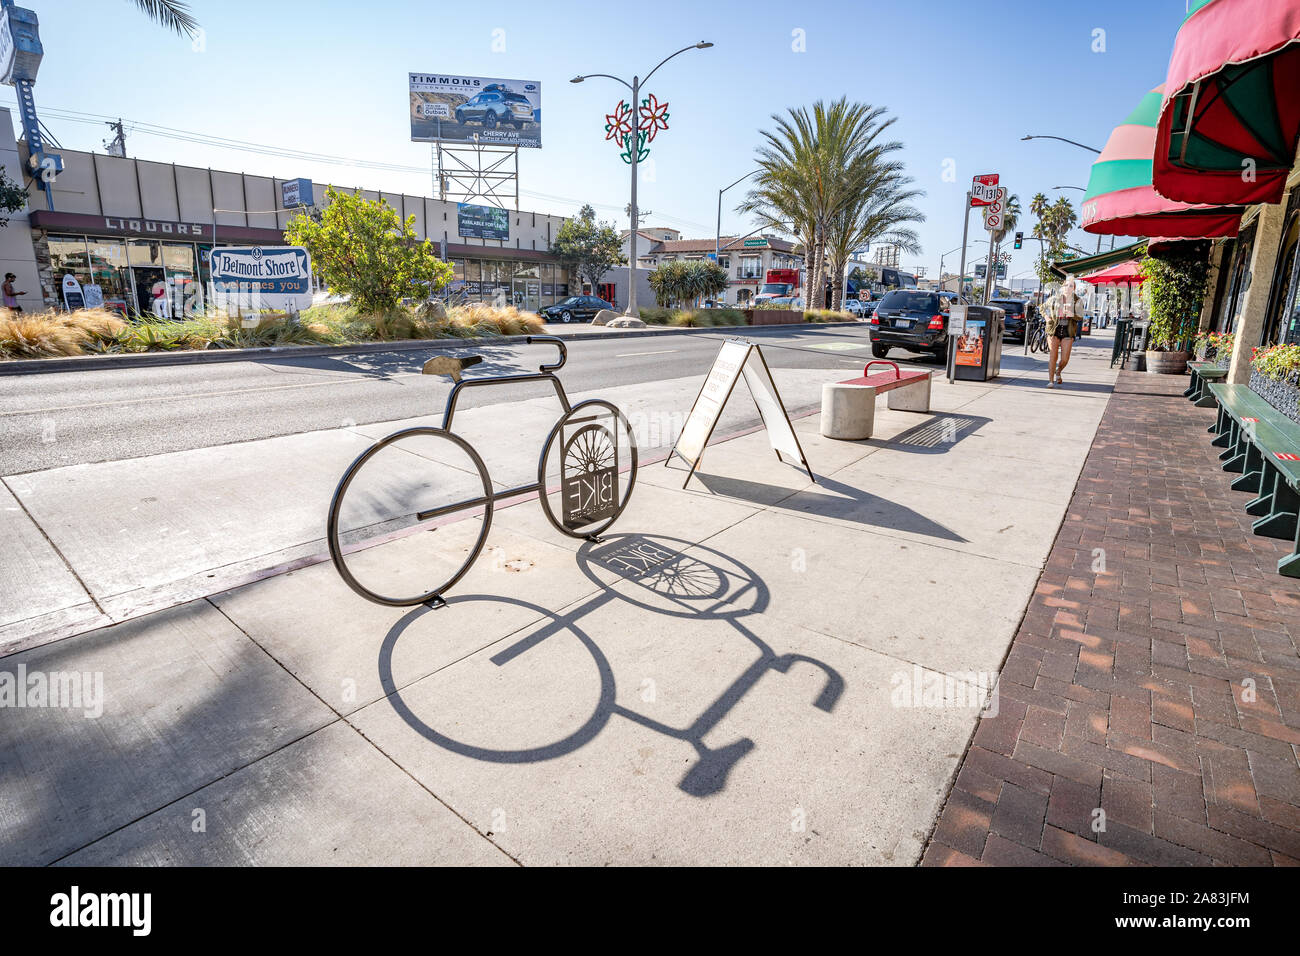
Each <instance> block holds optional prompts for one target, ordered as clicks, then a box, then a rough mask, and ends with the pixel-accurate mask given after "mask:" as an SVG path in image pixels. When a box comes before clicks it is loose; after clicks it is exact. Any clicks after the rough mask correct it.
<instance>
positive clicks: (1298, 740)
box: [923, 372, 1300, 865]
mask: <svg viewBox="0 0 1300 956" xmlns="http://www.w3.org/2000/svg"><path fill="white" fill-rule="evenodd" d="M1185 386H1186V379H1185V378H1183V377H1181V376H1156V375H1147V374H1146V373H1134V372H1123V373H1121V374H1120V377H1119V380H1118V382H1117V383H1116V390H1115V392H1114V394H1113V395H1112V397H1111V399H1110V403H1109V405H1108V407H1107V409H1106V413H1105V416H1104V417H1103V419H1102V422H1101V426H1100V428H1099V430H1098V433H1097V437H1096V441H1095V443H1094V445H1093V447H1092V451H1091V453H1090V454H1089V456H1088V460H1087V463H1086V465H1085V466H1084V470H1083V474H1082V475H1081V476H1080V479H1079V485H1078V488H1077V489H1076V491H1075V495H1074V498H1073V500H1072V501H1071V503H1070V507H1069V510H1068V512H1067V514H1066V518H1065V523H1064V524H1063V525H1062V527H1061V531H1060V534H1059V535H1058V536H1057V539H1056V542H1055V544H1054V545H1053V547H1052V552H1051V556H1050V557H1049V559H1048V562H1047V566H1046V569H1045V571H1044V573H1043V576H1042V579H1041V581H1040V582H1039V585H1038V588H1037V590H1036V592H1035V594H1034V597H1033V600H1032V601H1031V603H1030V605H1029V608H1028V610H1027V612H1026V614H1025V619H1024V621H1023V622H1022V624H1021V626H1020V630H1019V633H1018V634H1017V635H1016V638H1015V640H1014V642H1013V643H1012V646H1011V651H1010V654H1009V656H1008V658H1007V661H1006V664H1005V667H1004V669H1003V671H1002V675H1001V680H1000V684H999V688H1000V700H999V707H1000V709H999V712H998V713H997V716H995V717H991V718H985V719H983V720H981V721H980V724H979V727H978V729H977V731H976V733H975V737H974V740H973V741H972V744H971V747H970V749H969V750H968V751H967V753H966V756H965V759H964V760H963V762H962V766H961V769H960V771H959V773H958V776H957V779H956V782H955V784H954V786H953V789H952V791H951V793H950V794H949V797H948V800H947V803H946V805H945V806H944V809H943V812H942V814H941V815H940V817H939V822H938V824H937V826H936V829H935V832H934V834H933V836H932V839H931V842H930V845H929V846H928V848H927V850H926V853H925V857H924V860H923V862H924V863H925V864H927V865H936V864H938V865H943V864H948V865H952V864H971V863H975V862H977V861H978V862H982V863H990V864H1056V863H1060V862H1065V863H1080V864H1158V865H1170V864H1173V865H1177V864H1206V863H1231V864H1250V865H1268V864H1277V865H1282V864H1295V863H1297V862H1298V861H1300V766H1298V756H1300V656H1298V655H1297V651H1296V635H1297V634H1300V581H1295V580H1292V579H1290V578H1284V577H1281V576H1279V575H1278V574H1277V573H1276V570H1275V563H1276V561H1277V559H1278V558H1279V557H1280V556H1282V555H1285V554H1287V553H1289V546H1288V543H1287V542H1282V541H1276V540H1273V539H1269V538H1260V537H1256V536H1255V535H1253V534H1252V533H1251V531H1250V522H1251V520H1253V519H1251V518H1250V517H1248V516H1247V515H1246V514H1245V512H1244V511H1243V505H1244V504H1245V503H1246V501H1247V500H1248V499H1249V498H1250V497H1251V496H1250V495H1246V494H1241V493H1238V492H1234V491H1231V490H1229V488H1228V481H1229V477H1230V476H1228V475H1226V474H1225V473H1224V472H1223V471H1222V470H1220V467H1219V462H1218V458H1217V455H1218V451H1219V449H1217V448H1213V447H1212V446H1211V445H1210V440H1209V439H1210V436H1209V435H1207V434H1206V428H1207V427H1208V426H1209V424H1210V423H1211V422H1212V420H1213V412H1211V411H1209V410H1207V409H1198V408H1193V407H1192V406H1191V405H1190V403H1189V402H1187V401H1186V400H1185V399H1183V398H1182V397H1181V391H1182V389H1183V388H1184V387H1185ZM1233 477H1235V476H1233ZM1097 549H1101V550H1100V551H1098V550H1097ZM1101 558H1104V561H1105V569H1104V571H1101V570H1100V569H1099V568H1098V569H1097V570H1094V564H1095V562H1097V561H1099V560H1100V559H1101ZM1252 687H1253V690H1252ZM1098 809H1100V810H1101V811H1104V829H1102V830H1100V832H1095V827H1096V826H1099V825H1101V824H1102V823H1103V819H1102V818H1101V817H1100V814H1098V812H1097V811H1098Z"/></svg>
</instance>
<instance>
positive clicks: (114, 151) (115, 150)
mask: <svg viewBox="0 0 1300 956" xmlns="http://www.w3.org/2000/svg"><path fill="white" fill-rule="evenodd" d="M104 125H105V126H107V127H108V128H109V129H111V130H112V131H113V132H114V134H115V135H114V136H113V138H112V139H111V140H107V139H106V140H104V149H105V150H107V151H108V155H110V156H117V157H118V158H120V159H126V130H124V129H123V128H122V118H121V117H118V120H117V122H116V123H105V124H104Z"/></svg>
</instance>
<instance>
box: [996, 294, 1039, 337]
mask: <svg viewBox="0 0 1300 956" xmlns="http://www.w3.org/2000/svg"><path fill="white" fill-rule="evenodd" d="M989 305H991V306H993V307H994V308H997V309H1001V310H1002V311H1003V312H1005V313H1006V322H1005V324H1004V325H1003V326H1002V337H1003V338H1004V339H1015V340H1016V341H1017V342H1023V341H1024V340H1025V326H1026V322H1027V321H1030V322H1032V321H1033V318H1034V314H1035V313H1034V305H1033V303H1032V302H1030V301H1029V300H1028V299H989Z"/></svg>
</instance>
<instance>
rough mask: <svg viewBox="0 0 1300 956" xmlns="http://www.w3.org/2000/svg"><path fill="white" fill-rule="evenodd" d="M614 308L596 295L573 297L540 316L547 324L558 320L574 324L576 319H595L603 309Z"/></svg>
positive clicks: (550, 307) (544, 311) (547, 309)
mask: <svg viewBox="0 0 1300 956" xmlns="http://www.w3.org/2000/svg"><path fill="white" fill-rule="evenodd" d="M613 308H614V307H613V306H612V305H610V304H609V303H608V302H606V301H605V300H604V299H598V298H596V297H595V296H594V295H571V296H569V297H568V298H567V299H561V300H560V301H559V302H557V303H555V305H548V306H547V307H546V308H544V309H542V311H541V312H540V313H539V314H540V315H541V316H542V318H544V319H545V320H546V321H547V322H554V321H556V320H557V319H558V320H559V321H561V322H572V321H574V320H575V319H587V320H591V319H594V318H595V317H596V313H597V312H599V311H600V310H601V309H613Z"/></svg>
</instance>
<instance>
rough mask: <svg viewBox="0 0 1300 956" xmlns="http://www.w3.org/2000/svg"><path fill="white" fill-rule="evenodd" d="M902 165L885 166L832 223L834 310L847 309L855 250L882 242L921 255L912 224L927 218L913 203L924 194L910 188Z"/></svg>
mask: <svg viewBox="0 0 1300 956" xmlns="http://www.w3.org/2000/svg"><path fill="white" fill-rule="evenodd" d="M901 165H902V164H901V163H885V164H882V165H881V166H880V168H879V170H878V172H877V175H876V176H875V177H874V178H873V180H872V182H871V184H870V185H869V186H868V187H867V188H866V189H865V190H863V192H862V193H861V194H860V195H859V196H857V197H856V198H855V199H854V200H853V201H852V202H850V203H849V204H847V205H846V206H845V207H844V209H843V210H842V211H841V212H840V213H839V214H838V215H837V216H835V217H834V218H832V220H831V223H830V228H829V229H828V231H827V244H826V258H827V260H828V263H829V266H830V279H831V293H832V296H833V298H832V301H831V308H832V309H835V310H837V311H838V310H840V309H842V308H843V307H844V270H845V268H846V267H847V266H848V262H849V258H850V257H851V256H852V255H853V250H854V249H859V248H861V247H862V246H865V245H868V244H869V243H873V242H881V241H883V242H887V243H889V244H890V245H894V246H897V247H898V248H899V249H901V250H902V251H903V252H906V253H910V254H913V255H915V254H917V253H919V252H920V251H921V242H920V239H919V237H918V236H917V234H916V230H915V229H913V228H912V227H911V225H910V223H921V222H924V221H925V216H924V215H923V214H922V213H921V211H920V210H918V209H917V208H916V207H915V206H913V205H911V201H912V200H913V199H916V198H919V197H920V196H922V195H924V193H922V192H921V191H920V190H919V189H908V188H907V187H908V185H909V184H910V183H911V181H912V180H911V178H910V177H907V176H904V175H902V172H901Z"/></svg>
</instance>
